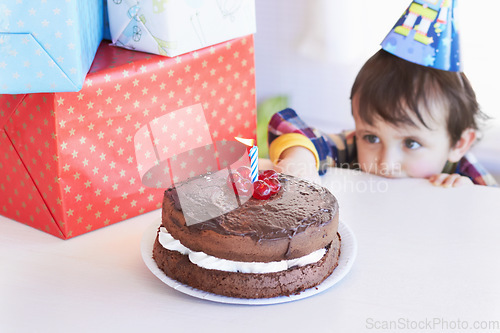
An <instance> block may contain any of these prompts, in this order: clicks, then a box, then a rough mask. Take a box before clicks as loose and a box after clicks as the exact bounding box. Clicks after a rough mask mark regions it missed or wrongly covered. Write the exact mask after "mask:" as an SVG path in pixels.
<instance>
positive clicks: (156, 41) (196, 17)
mask: <svg viewBox="0 0 500 333" xmlns="http://www.w3.org/2000/svg"><path fill="white" fill-rule="evenodd" d="M108 13H109V23H110V30H111V38H112V41H113V43H114V44H115V45H117V46H121V47H125V48H128V49H132V50H137V51H143V52H149V53H155V54H160V55H165V56H169V57H174V56H177V55H179V54H184V53H187V52H191V51H194V50H198V49H201V48H204V47H207V46H210V45H215V44H218V43H221V42H224V41H227V40H230V39H233V38H237V37H241V36H245V35H249V34H253V33H255V31H256V23H255V1H254V0H143V1H141V0H108Z"/></svg>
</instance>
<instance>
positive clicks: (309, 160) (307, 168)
mask: <svg viewBox="0 0 500 333" xmlns="http://www.w3.org/2000/svg"><path fill="white" fill-rule="evenodd" d="M274 169H275V170H276V171H278V172H281V173H285V174H287V175H292V176H296V177H299V178H303V179H306V180H309V181H312V182H314V183H316V184H320V183H321V181H320V178H319V175H318V170H317V169H316V159H315V157H314V155H313V153H312V152H311V151H310V150H309V149H307V148H304V147H300V146H296V147H290V148H288V149H286V150H285V151H284V152H283V153H281V156H280V160H279V161H278V163H277V164H276V165H275V166H274Z"/></svg>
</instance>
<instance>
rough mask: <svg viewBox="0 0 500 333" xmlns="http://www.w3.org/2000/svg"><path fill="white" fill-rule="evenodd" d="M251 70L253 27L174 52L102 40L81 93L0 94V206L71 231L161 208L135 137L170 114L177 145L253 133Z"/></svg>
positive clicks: (22, 218) (170, 133) (51, 228)
mask: <svg viewBox="0 0 500 333" xmlns="http://www.w3.org/2000/svg"><path fill="white" fill-rule="evenodd" d="M254 71H255V68H254V54H253V37H252V36H246V37H242V38H238V39H234V40H231V41H228V42H225V43H221V44H217V45H214V46H212V47H208V48H205V49H201V50H198V51H195V52H191V53H188V54H184V55H182V56H178V57H175V58H166V57H162V56H157V55H151V54H146V53H142V52H134V51H130V50H126V49H122V48H116V47H113V46H110V45H108V43H105V42H103V43H102V44H101V45H100V47H99V49H98V52H97V55H96V58H95V60H94V63H93V65H92V67H91V69H90V72H89V74H88V75H87V77H86V79H85V82H84V86H83V88H82V90H80V91H79V92H61V93H45V94H25V95H0V214H2V215H4V216H7V217H9V218H11V219H13V220H16V221H19V222H22V223H25V224H27V225H30V226H32V227H35V228H37V229H40V230H42V231H45V232H47V233H50V234H52V235H55V236H57V237H60V238H63V239H68V238H71V237H74V236H77V235H80V234H83V233H86V232H89V231H92V230H96V229H99V228H101V227H104V226H107V225H109V224H112V223H116V222H119V221H122V220H125V219H127V218H131V217H133V216H136V215H139V214H142V213H145V212H148V211H151V210H154V209H158V208H161V203H162V199H163V191H164V188H153V187H148V186H147V185H145V184H144V183H143V180H142V179H141V177H142V175H143V174H141V170H140V165H141V161H138V160H137V157H136V154H137V149H138V147H137V146H136V145H135V144H134V136H135V135H136V134H137V133H139V132H141V131H142V130H144V128H145V127H148V126H154V124H155V120H157V119H161V118H162V117H165V116H168V115H171V116H172V117H170V118H171V119H170V120H169V124H170V126H169V127H168V129H166V130H165V132H166V133H165V134H164V135H165V136H166V138H168V140H169V141H168V142H170V143H169V144H170V145H171V148H172V150H177V151H178V150H179V147H183V146H185V145H186V144H187V145H188V146H189V145H190V141H193V142H195V141H196V137H193V139H190V137H191V136H193V135H194V136H197V137H198V141H199V137H203V140H204V141H207V140H209V141H210V140H211V141H213V142H216V141H222V142H223V141H225V140H233V139H234V137H243V138H255V128H256V102H255V72H254ZM180 112H184V113H186V112H187V113H189V115H188V116H187V117H184V118H183V119H177V120H176V119H175V118H174V117H173V116H174V115H178V114H179V113H180ZM191 112H195V113H196V114H197V115H196V116H194V115H193V114H192V113H191ZM200 116H201V117H204V120H205V121H206V123H207V124H208V126H205V127H203V129H204V131H205V134H203V135H202V136H200V134H199V133H197V132H199V126H198V125H197V126H198V127H195V129H194V130H193V128H190V124H191V123H193V124H194V122H195V120H198V119H199V118H200ZM172 125H173V126H172ZM163 141H164V142H165V140H163ZM169 144H167V147H164V149H166V150H168V148H169V147H168V145H169ZM188 148H189V147H188ZM139 159H140V157H139ZM138 169H139V170H138Z"/></svg>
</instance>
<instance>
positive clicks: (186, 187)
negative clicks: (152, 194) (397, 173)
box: [153, 170, 340, 298]
mask: <svg viewBox="0 0 500 333" xmlns="http://www.w3.org/2000/svg"><path fill="white" fill-rule="evenodd" d="M242 174H245V172H241V173H238V172H235V173H231V174H230V176H228V177H224V176H217V175H216V174H206V175H203V176H199V177H195V178H192V179H189V180H187V181H184V182H182V183H180V184H177V185H176V186H175V187H174V188H170V189H168V190H167V191H165V195H164V200H163V208H162V222H161V226H160V227H159V230H158V234H157V237H156V240H155V243H154V247H153V259H154V260H155V261H156V263H157V265H158V267H159V268H160V269H161V270H162V271H163V272H165V274H166V275H167V276H169V277H171V278H173V279H175V280H177V281H179V282H181V283H184V284H186V285H189V286H191V287H194V288H197V289H201V290H204V291H207V292H211V293H215V294H219V295H225V296H229V297H238V298H270V297H276V296H283V295H293V294H298V293H300V292H301V291H303V290H305V289H308V288H312V287H314V286H316V285H318V284H320V283H321V282H322V281H324V280H325V279H326V278H327V277H328V276H329V275H330V274H331V273H332V272H333V270H334V269H335V267H336V266H337V264H338V258H339V255H340V236H339V235H338V233H337V229H338V223H339V214H338V203H337V200H336V199H335V197H334V196H333V195H332V194H331V193H330V192H329V191H328V190H327V189H326V188H324V187H321V186H319V185H316V184H314V183H311V182H308V181H305V180H301V179H299V178H295V177H292V176H288V175H284V174H277V173H275V172H274V171H271V170H267V171H265V172H264V173H261V174H260V175H259V180H258V181H257V182H255V183H253V184H251V187H250V188H249V186H248V184H249V183H248V179H246V178H245V175H244V176H242ZM266 185H267V186H266ZM252 188H253V191H250V192H252V193H250V194H248V195H250V196H249V197H245V195H246V192H247V191H248V190H250V189H252ZM237 190H238V191H237ZM233 191H234V193H235V194H237V195H236V197H237V198H240V199H244V200H241V202H240V201H238V203H239V204H238V206H237V208H236V209H233V210H230V211H229V212H227V213H224V214H221V215H219V216H216V217H213V218H210V219H208V220H206V218H200V219H199V222H196V214H200V212H203V213H206V210H207V208H206V207H213V206H216V207H223V206H224V205H226V204H227V200H223V199H222V198H228V197H230V195H231V194H232V192H233ZM186 202H189V203H190V204H189V205H186V204H185V203H186ZM183 203H184V204H183ZM207 203H210V204H208V205H207ZM214 203H215V205H214ZM209 209H211V208H208V210H209ZM193 216H194V221H195V222H193ZM188 217H189V218H188Z"/></svg>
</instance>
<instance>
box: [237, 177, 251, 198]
mask: <svg viewBox="0 0 500 333" xmlns="http://www.w3.org/2000/svg"><path fill="white" fill-rule="evenodd" d="M235 185H236V189H237V190H238V194H239V195H241V196H250V195H252V186H253V184H252V182H251V181H250V180H248V179H246V178H241V179H240V180H238V181H237V182H236V183H235Z"/></svg>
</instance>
